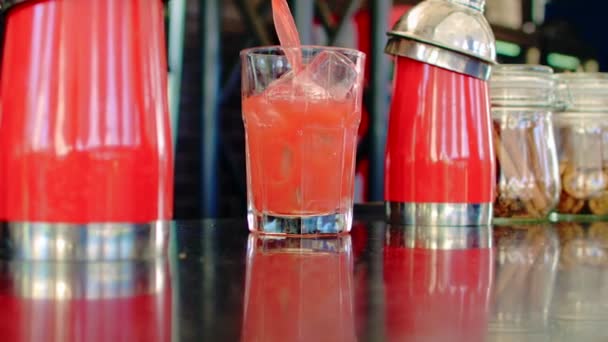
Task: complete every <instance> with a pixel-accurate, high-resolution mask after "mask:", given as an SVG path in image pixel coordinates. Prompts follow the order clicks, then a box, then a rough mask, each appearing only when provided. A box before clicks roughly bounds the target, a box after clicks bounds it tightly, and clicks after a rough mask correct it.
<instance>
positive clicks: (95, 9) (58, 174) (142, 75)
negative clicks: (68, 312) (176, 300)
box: [0, 0, 173, 259]
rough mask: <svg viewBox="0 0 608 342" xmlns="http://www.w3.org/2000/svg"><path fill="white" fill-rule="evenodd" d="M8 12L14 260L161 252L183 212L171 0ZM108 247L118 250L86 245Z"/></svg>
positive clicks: (4, 151)
mask: <svg viewBox="0 0 608 342" xmlns="http://www.w3.org/2000/svg"><path fill="white" fill-rule="evenodd" d="M0 3H2V4H3V5H4V8H3V9H4V10H5V11H7V13H6V28H5V40H4V53H3V57H2V74H1V89H0V98H1V100H2V114H1V117H0V130H1V131H2V134H0V161H1V164H0V201H1V202H0V204H1V206H0V218H1V219H2V220H5V221H8V222H9V224H8V228H9V230H10V238H11V239H12V240H13V242H14V243H13V246H14V248H15V250H14V252H15V253H16V254H17V255H19V256H22V257H26V258H38V257H44V258H64V257H75V258H87V259H88V258H98V257H101V258H105V259H108V258H129V257H138V256H144V255H149V254H156V252H155V251H152V249H154V248H157V247H162V246H161V245H163V244H162V243H159V241H160V238H159V236H160V235H164V234H165V233H164V230H166V229H165V228H163V227H164V225H162V224H159V223H158V222H159V221H163V220H169V219H171V216H172V207H173V169H172V168H173V156H172V146H171V144H172V142H171V132H170V124H169V113H168V105H167V61H166V51H165V37H164V19H163V18H164V17H163V3H162V1H161V0H129V1H125V0H103V1H87V0H44V1H27V0H26V1H17V4H16V5H13V6H7V5H12V4H13V3H15V1H8V0H4V1H0ZM7 7H8V8H7ZM84 225H87V226H89V227H91V226H92V227H94V229H87V230H83V231H79V230H78V229H74V228H82V227H83V226H84ZM112 228H117V229H118V230H116V231H115V232H116V234H114V233H109V231H108V229H112ZM161 228H162V229H161ZM159 229H160V230H159ZM93 234H95V236H93ZM36 237H38V241H39V242H38V245H36V246H34V245H32V244H33V243H34V240H36ZM110 237H111V238H112V239H113V240H109V241H106V240H104V239H107V238H110ZM142 238H145V239H146V240H147V241H144V243H142V241H141V239H142ZM40 239H42V240H40ZM49 239H51V240H49ZM99 239H102V240H101V241H103V242H104V243H105V246H106V247H105V248H110V249H109V250H107V249H106V250H105V251H104V252H99V251H98V250H95V249H94V248H93V247H91V248H93V249H91V248H88V247H87V242H90V241H93V240H96V241H99ZM135 240H136V242H134V241H135ZM40 241H47V242H49V243H43V244H41V243H40ZM56 241H64V244H63V245H61V244H57V243H54V242H56ZM125 243H129V245H126V246H127V247H125ZM108 244H109V245H108ZM113 244H118V245H121V247H117V246H118V245H116V246H114V245H113ZM58 245H60V247H61V246H63V248H59V247H57V246H58ZM108 246H109V247H108ZM141 246H145V248H144V249H142V248H141ZM114 247H115V248H114ZM161 250H162V248H161ZM34 251H35V253H36V254H35V253H34Z"/></svg>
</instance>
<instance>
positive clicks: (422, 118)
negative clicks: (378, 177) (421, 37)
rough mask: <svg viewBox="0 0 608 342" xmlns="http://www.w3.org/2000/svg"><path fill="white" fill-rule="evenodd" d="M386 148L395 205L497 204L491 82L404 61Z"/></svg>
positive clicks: (388, 196)
mask: <svg viewBox="0 0 608 342" xmlns="http://www.w3.org/2000/svg"><path fill="white" fill-rule="evenodd" d="M395 70H396V73H395V88H394V96H393V100H392V105H391V112H390V121H389V122H390V124H389V131H388V140H387V147H386V148H387V152H386V169H385V172H386V174H385V177H386V185H385V195H386V200H387V201H388V202H405V203H472V204H476V203H490V202H492V201H493V191H494V188H493V187H494V182H493V179H494V178H495V170H494V168H495V165H494V152H493V149H492V144H491V142H492V140H491V130H490V129H491V127H492V126H491V122H490V113H489V108H490V103H489V96H488V90H487V85H486V82H485V81H482V80H480V79H477V78H473V77H471V76H467V75H464V74H460V73H456V72H452V71H449V70H446V69H442V68H439V67H436V66H433V65H430V64H426V63H422V62H418V61H415V60H413V59H409V58H405V57H399V58H397V61H396V69H395Z"/></svg>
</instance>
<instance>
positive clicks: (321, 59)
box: [241, 46, 365, 235]
mask: <svg viewBox="0 0 608 342" xmlns="http://www.w3.org/2000/svg"><path fill="white" fill-rule="evenodd" d="M295 54H300V55H301V56H302V65H298V66H296V67H295V68H294V67H293V66H292V65H291V64H290V63H289V56H294V55H295ZM241 58H242V65H243V70H242V71H243V73H242V75H243V76H242V105H243V122H244V125H245V133H246V149H247V151H246V154H247V194H248V195H247V197H248V221H249V229H250V230H251V231H258V232H263V233H270V234H298V235H308V234H335V233H342V232H348V231H350V228H351V226H352V211H353V190H354V165H355V154H356V153H355V152H356V145H357V131H358V127H359V123H360V121H361V108H362V94H363V69H364V62H365V55H364V54H363V53H361V52H358V51H355V50H350V49H341V48H331V47H309V46H305V47H302V48H288V49H285V48H281V47H260V48H252V49H248V50H244V51H243V52H242V53H241Z"/></svg>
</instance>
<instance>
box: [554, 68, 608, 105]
mask: <svg viewBox="0 0 608 342" xmlns="http://www.w3.org/2000/svg"><path fill="white" fill-rule="evenodd" d="M557 79H558V89H559V90H558V96H559V101H560V103H561V104H562V107H563V109H564V110H565V111H566V112H607V113H608V73H564V74H559V75H557Z"/></svg>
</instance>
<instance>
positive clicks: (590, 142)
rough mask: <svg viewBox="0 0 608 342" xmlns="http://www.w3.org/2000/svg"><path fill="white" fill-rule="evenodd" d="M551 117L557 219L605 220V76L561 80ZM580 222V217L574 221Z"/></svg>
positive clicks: (607, 111)
mask: <svg viewBox="0 0 608 342" xmlns="http://www.w3.org/2000/svg"><path fill="white" fill-rule="evenodd" d="M558 80H559V96H560V99H561V100H562V102H563V105H564V110H563V111H562V112H560V113H558V114H556V115H555V135H556V140H557V146H558V156H559V163H560V176H561V182H562V192H561V196H560V201H559V205H558V207H557V212H558V213H559V214H560V215H557V218H560V219H568V218H572V217H571V216H572V215H577V216H575V217H578V215H593V216H604V217H606V216H608V121H607V120H606V119H607V118H608V74H601V73H577V74H561V75H559V76H558ZM579 218H580V217H579Z"/></svg>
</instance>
